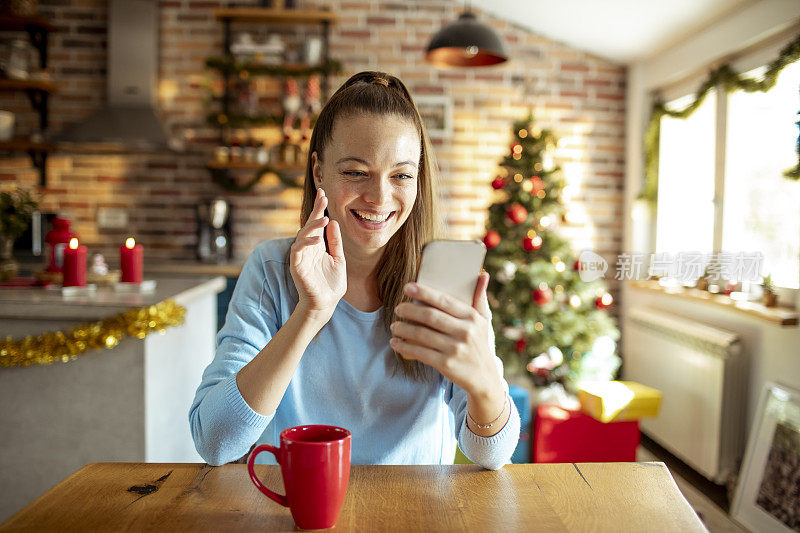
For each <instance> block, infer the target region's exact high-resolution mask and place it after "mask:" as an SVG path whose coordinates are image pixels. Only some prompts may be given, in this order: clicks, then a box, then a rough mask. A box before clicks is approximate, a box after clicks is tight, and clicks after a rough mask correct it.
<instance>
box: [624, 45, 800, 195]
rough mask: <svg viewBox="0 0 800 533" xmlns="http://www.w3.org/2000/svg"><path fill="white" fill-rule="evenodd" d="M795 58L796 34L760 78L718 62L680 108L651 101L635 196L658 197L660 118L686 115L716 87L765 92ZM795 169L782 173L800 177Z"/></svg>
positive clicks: (799, 56)
mask: <svg viewBox="0 0 800 533" xmlns="http://www.w3.org/2000/svg"><path fill="white" fill-rule="evenodd" d="M798 59H800V35H798V36H796V37H795V38H794V40H793V41H792V42H790V43H789V44H788V45H786V46H785V47H784V48H783V49H782V50H781V52H780V54H779V55H778V57H777V58H776V59H775V60H773V61H772V62H771V63H770V64H769V66H768V67H767V71H766V72H765V73H764V76H763V77H762V78H761V79H760V80H755V79H752V78H746V77H744V76H742V75H741V74H739V73H737V72H736V71H734V70H733V69H732V68H731V66H730V65H722V66H721V67H718V68H716V69H714V70H712V71H711V72H710V73H709V75H708V79H706V81H705V82H703V84H702V85H701V86H700V88H699V89H698V90H697V92H696V93H695V97H694V100H693V101H692V102H691V103H690V104H688V105H687V106H686V107H684V108H683V109H679V110H671V109H667V107H666V106H665V105H664V103H663V102H661V101H656V102H655V103H654V104H653V110H652V113H651V115H650V122H649V124H648V126H647V132H646V133H645V137H644V146H645V149H644V153H645V163H644V184H643V187H642V192H641V194H640V195H639V198H640V199H643V200H646V201H647V202H649V203H650V204H652V205H654V206H655V204H656V201H657V199H658V149H659V143H660V142H661V138H660V137H661V118H662V117H665V116H668V117H672V118H688V117H689V116H690V115H691V114H692V113H694V112H695V111H696V110H697V108H699V107H700V104H702V103H703V100H705V97H706V95H707V94H708V92H709V91H710V90H711V89H714V88H716V87H721V88H722V89H723V90H725V91H726V92H732V91H736V90H741V91H745V92H748V93H754V92H766V91H769V90H770V89H772V87H774V86H775V82H776V81H777V79H778V74H780V73H781V71H782V70H783V69H784V68H785V67H786V66H788V65H790V64H792V63H794V62H795V61H797V60H798ZM798 150H799V151H800V140H799V141H798ZM798 158H800V153H798ZM798 169H800V162H798V165H797V167H796V168H795V169H790V170H788V171H786V172H785V173H784V175H785V176H786V177H787V178H789V179H794V180H797V179H798V178H800V172H799V171H798Z"/></svg>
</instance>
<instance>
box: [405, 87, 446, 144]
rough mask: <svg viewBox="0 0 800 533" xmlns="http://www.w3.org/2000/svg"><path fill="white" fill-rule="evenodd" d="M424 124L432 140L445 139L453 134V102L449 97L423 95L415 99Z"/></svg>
mask: <svg viewBox="0 0 800 533" xmlns="http://www.w3.org/2000/svg"><path fill="white" fill-rule="evenodd" d="M414 102H416V104H417V108H418V109H419V114H420V116H421V117H422V122H423V123H424V124H425V129H427V130H428V136H429V137H431V138H432V139H445V138H447V137H450V135H451V134H452V132H453V102H452V100H450V97H449V96H444V95H438V94H422V95H419V96H415V97H414Z"/></svg>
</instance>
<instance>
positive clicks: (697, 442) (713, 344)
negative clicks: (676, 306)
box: [624, 308, 747, 484]
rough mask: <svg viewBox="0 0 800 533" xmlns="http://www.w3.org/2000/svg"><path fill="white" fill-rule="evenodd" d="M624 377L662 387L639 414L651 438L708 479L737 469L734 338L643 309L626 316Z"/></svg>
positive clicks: (740, 364)
mask: <svg viewBox="0 0 800 533" xmlns="http://www.w3.org/2000/svg"><path fill="white" fill-rule="evenodd" d="M625 322H626V332H625V351H624V375H625V379H628V380H631V381H638V382H639V383H642V384H644V385H648V386H650V387H655V388H657V389H659V390H660V391H662V392H663V393H664V398H663V400H662V404H661V412H660V413H659V415H658V417H656V418H649V419H643V420H642V421H641V427H642V430H643V431H644V432H645V434H647V435H648V436H649V437H650V438H652V439H653V440H655V441H656V442H658V443H659V444H660V445H661V446H663V447H664V448H666V449H667V450H669V451H670V452H671V453H673V454H674V455H675V456H677V457H679V458H680V459H681V460H683V461H684V462H685V463H687V464H688V465H690V466H691V467H692V468H694V469H695V470H697V471H698V472H700V473H701V474H703V475H704V476H705V477H707V478H708V479H710V480H712V481H714V482H715V483H719V484H724V483H725V482H726V481H727V478H728V476H729V474H730V473H732V472H735V471H736V469H737V468H738V461H739V460H740V458H741V456H742V452H743V449H744V441H745V412H746V407H747V376H746V366H745V360H744V354H743V353H742V352H741V344H740V342H739V337H738V336H737V335H736V334H735V333H733V332H730V331H725V330H722V329H719V328H716V327H712V326H709V325H705V324H700V323H698V322H696V321H692V320H688V319H686V318H683V317H681V316H677V315H673V314H668V313H664V312H663V311H657V310H654V309H649V308H634V309H632V310H631V312H630V313H628V315H627V317H626V320H625Z"/></svg>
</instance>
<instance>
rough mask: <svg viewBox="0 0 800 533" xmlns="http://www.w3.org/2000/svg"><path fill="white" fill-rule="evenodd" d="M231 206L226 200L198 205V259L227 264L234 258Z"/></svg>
mask: <svg viewBox="0 0 800 533" xmlns="http://www.w3.org/2000/svg"><path fill="white" fill-rule="evenodd" d="M232 236H233V232H232V231H231V206H230V204H229V203H228V202H227V200H225V199H224V198H220V197H217V198H212V199H210V200H204V201H202V202H200V203H199V204H197V259H198V260H200V261H202V262H204V263H225V262H227V261H230V260H231V258H232V257H233V246H232V243H231V237H232Z"/></svg>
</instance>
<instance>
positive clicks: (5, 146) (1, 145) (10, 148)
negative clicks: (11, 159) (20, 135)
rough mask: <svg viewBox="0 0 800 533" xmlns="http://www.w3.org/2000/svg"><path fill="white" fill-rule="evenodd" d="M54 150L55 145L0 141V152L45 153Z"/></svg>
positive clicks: (16, 140) (24, 141) (13, 140)
mask: <svg viewBox="0 0 800 533" xmlns="http://www.w3.org/2000/svg"><path fill="white" fill-rule="evenodd" d="M53 150H55V145H53V144H50V143H43V142H35V141H27V140H24V139H12V140H10V141H0V152H38V153H46V152H52V151H53Z"/></svg>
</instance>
